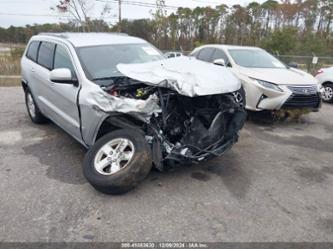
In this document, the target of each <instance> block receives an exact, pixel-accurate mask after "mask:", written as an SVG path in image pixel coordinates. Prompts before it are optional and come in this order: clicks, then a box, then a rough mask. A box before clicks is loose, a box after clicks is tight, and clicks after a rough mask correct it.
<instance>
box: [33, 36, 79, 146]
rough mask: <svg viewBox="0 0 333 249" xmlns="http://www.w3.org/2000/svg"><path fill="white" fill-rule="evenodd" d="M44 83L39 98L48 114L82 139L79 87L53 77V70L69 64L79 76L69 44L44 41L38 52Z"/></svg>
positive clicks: (41, 76)
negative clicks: (52, 78)
mask: <svg viewBox="0 0 333 249" xmlns="http://www.w3.org/2000/svg"><path fill="white" fill-rule="evenodd" d="M37 62H38V64H40V66H41V68H40V73H39V75H40V78H41V81H42V82H41V83H40V84H41V85H42V87H41V88H40V96H39V99H40V100H41V102H43V103H44V106H45V109H46V112H47V116H48V117H49V118H51V119H52V120H53V121H54V122H55V123H56V124H58V125H59V126H60V127H62V128H63V129H64V130H66V131H67V132H68V133H69V134H71V135H72V136H73V137H75V138H76V139H78V140H81V132H80V117H79V111H78V107H77V96H78V92H79V87H78V86H75V85H73V84H61V83H54V82H52V81H50V72H51V70H53V69H57V68H68V69H70V71H71V72H72V75H73V77H74V78H76V71H75V68H74V66H73V61H72V58H71V55H70V52H69V50H68V48H67V47H66V46H65V45H62V44H60V43H57V44H56V43H51V42H42V44H41V45H40V49H39V53H38V59H37Z"/></svg>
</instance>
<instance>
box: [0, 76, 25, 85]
mask: <svg viewBox="0 0 333 249" xmlns="http://www.w3.org/2000/svg"><path fill="white" fill-rule="evenodd" d="M20 85H21V78H7V77H1V76H0V87H2V86H20Z"/></svg>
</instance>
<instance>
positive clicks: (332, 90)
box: [321, 83, 333, 103]
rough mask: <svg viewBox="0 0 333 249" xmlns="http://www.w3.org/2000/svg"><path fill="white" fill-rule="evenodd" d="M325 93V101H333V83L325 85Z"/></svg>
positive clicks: (323, 95)
mask: <svg viewBox="0 0 333 249" xmlns="http://www.w3.org/2000/svg"><path fill="white" fill-rule="evenodd" d="M323 87H324V93H323V94H322V96H321V98H322V99H323V101H324V102H328V103H333V83H326V84H324V85H323Z"/></svg>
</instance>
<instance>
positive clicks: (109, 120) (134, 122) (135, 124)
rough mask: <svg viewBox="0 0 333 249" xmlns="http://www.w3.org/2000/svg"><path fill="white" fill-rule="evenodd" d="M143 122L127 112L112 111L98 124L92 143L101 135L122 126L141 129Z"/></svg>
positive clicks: (122, 127)
mask: <svg viewBox="0 0 333 249" xmlns="http://www.w3.org/2000/svg"><path fill="white" fill-rule="evenodd" d="M144 124H145V123H144V122H143V121H141V120H139V119H137V118H136V117H134V116H132V115H129V114H122V113H112V114H110V115H108V116H106V117H105V118H104V119H103V120H102V121H101V122H100V124H99V126H98V128H97V129H96V132H95V136H94V140H93V143H94V144H95V143H96V141H97V140H99V139H100V138H101V137H103V136H104V135H105V134H107V133H109V132H111V131H115V130H120V129H124V128H129V129H135V130H139V131H142V133H143V134H144V131H143V130H142V127H143V125H144Z"/></svg>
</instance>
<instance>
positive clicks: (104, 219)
mask: <svg viewBox="0 0 333 249" xmlns="http://www.w3.org/2000/svg"><path fill="white" fill-rule="evenodd" d="M0 107H1V108H0V189H1V191H0V200H1V204H0V206H1V208H0V241H21V242H22V241H26V242H32V241H89V242H91V241H105V242H106V241H205V242H215V241H257V242H260V241H293V242H298V241H333V194H332V193H333V163H332V161H333V154H332V152H333V105H324V106H323V108H322V109H321V111H320V112H319V113H311V114H310V115H308V116H306V117H304V118H303V119H302V120H301V121H300V122H299V123H291V122H289V123H277V124H274V125H269V126H268V125H267V126H263V125H258V124H254V123H251V122H248V123H247V124H246V126H245V128H244V129H243V130H242V132H241V137H240V141H239V143H238V144H236V145H235V146H234V147H233V149H232V150H231V151H229V152H228V153H227V154H226V155H225V156H223V157H222V158H219V159H215V160H213V161H210V162H207V163H203V164H200V165H192V166H183V167H180V168H177V169H176V170H174V171H172V172H166V173H160V172H157V171H152V172H151V174H150V175H149V176H148V178H147V179H146V180H145V181H144V182H143V184H141V185H140V186H139V187H138V188H137V189H135V190H134V191H132V192H130V193H128V194H126V195H123V196H107V195H103V194H100V193H98V192H96V191H95V190H94V189H93V188H92V187H91V186H90V185H89V184H88V183H87V181H86V180H85V179H84V177H83V175H82V171H81V162H82V159H83V157H84V154H85V149H84V148H83V147H82V146H81V145H80V144H78V143H77V142H76V141H75V140H74V139H72V138H71V137H70V136H69V135H67V134H66V133H65V132H63V131H62V130H61V129H60V128H58V127H56V126H55V125H53V124H48V125H42V126H38V125H34V124H32V123H31V121H30V120H29V118H28V116H27V114H26V110H25V106H24V98H23V92H22V90H21V89H20V88H17V87H11V88H0Z"/></svg>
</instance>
